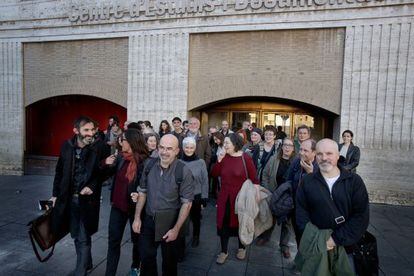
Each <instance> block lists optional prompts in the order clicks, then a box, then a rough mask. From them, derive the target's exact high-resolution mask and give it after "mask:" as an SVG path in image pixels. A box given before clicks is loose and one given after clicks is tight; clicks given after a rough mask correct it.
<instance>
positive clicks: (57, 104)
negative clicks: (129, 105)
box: [24, 95, 127, 175]
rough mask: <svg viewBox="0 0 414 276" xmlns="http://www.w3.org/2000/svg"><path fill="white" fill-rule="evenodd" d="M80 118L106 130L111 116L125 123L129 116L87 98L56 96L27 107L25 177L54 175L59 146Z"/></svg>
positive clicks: (104, 102)
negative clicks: (89, 119)
mask: <svg viewBox="0 0 414 276" xmlns="http://www.w3.org/2000/svg"><path fill="white" fill-rule="evenodd" d="M80 115H85V116H88V117H90V118H92V119H94V120H95V121H97V122H98V123H99V125H100V129H102V130H105V129H106V127H107V124H108V117H109V116H111V115H117V116H118V117H119V119H120V121H121V123H123V122H124V121H125V120H126V116H127V113H126V108H124V107H122V106H120V105H117V104H115V103H113V102H110V101H107V100H104V99H101V98H97V97H93V96H85V95H65V96H57V97H52V98H48V99H44V100H41V101H38V102H36V103H33V104H31V105H29V106H27V107H26V144H25V167H24V169H25V174H45V175H50V174H53V172H54V166H55V164H56V160H57V157H58V156H59V151H60V147H61V145H62V143H63V142H64V141H65V140H66V139H68V138H70V137H72V136H73V135H74V134H73V131H72V129H73V121H74V120H75V119H76V118H77V117H79V116H80Z"/></svg>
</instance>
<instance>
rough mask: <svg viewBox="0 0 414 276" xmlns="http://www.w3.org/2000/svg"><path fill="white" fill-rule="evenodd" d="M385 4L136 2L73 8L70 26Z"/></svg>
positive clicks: (355, 0) (340, 0) (354, 0)
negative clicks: (215, 14)
mask: <svg viewBox="0 0 414 276" xmlns="http://www.w3.org/2000/svg"><path fill="white" fill-rule="evenodd" d="M383 1H385V0H136V1H130V2H129V4H102V5H100V6H93V7H90V6H89V7H88V6H82V5H73V6H71V8H70V11H69V20H70V22H73V23H76V22H87V21H90V22H93V21H102V20H110V19H115V20H116V19H122V18H129V19H136V18H142V17H171V16H172V17H174V16H180V15H194V14H209V13H212V12H214V11H216V10H220V11H221V12H222V13H228V12H238V11H245V10H265V11H276V10H277V9H279V10H283V9H289V10H292V9H294V8H307V7H309V8H311V7H324V6H344V5H355V4H363V3H368V2H383Z"/></svg>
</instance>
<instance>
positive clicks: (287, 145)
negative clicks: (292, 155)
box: [283, 144, 293, 148]
mask: <svg viewBox="0 0 414 276" xmlns="http://www.w3.org/2000/svg"><path fill="white" fill-rule="evenodd" d="M283 146H284V147H286V148H290V147H292V148H293V145H289V144H283Z"/></svg>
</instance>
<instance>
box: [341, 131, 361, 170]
mask: <svg viewBox="0 0 414 276" xmlns="http://www.w3.org/2000/svg"><path fill="white" fill-rule="evenodd" d="M353 138H354V133H353V132H352V131H350V130H348V129H347V130H345V131H344V132H343V133H342V140H343V141H344V142H343V143H342V144H339V153H340V158H339V164H340V166H341V167H342V168H343V169H345V170H348V171H351V172H353V173H355V172H356V167H357V166H358V164H359V158H360V155H361V154H360V151H359V148H358V147H357V146H355V145H354V143H352V139H353Z"/></svg>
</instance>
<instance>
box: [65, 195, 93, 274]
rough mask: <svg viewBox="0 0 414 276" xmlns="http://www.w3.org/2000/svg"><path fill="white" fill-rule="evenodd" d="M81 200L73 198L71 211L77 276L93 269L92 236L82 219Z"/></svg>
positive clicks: (71, 229) (71, 232)
mask: <svg viewBox="0 0 414 276" xmlns="http://www.w3.org/2000/svg"><path fill="white" fill-rule="evenodd" d="M80 212H81V210H80V207H79V198H78V197H73V198H72V202H71V209H70V234H71V236H72V238H73V240H74V242H75V248H76V256H77V258H76V269H75V276H84V275H86V271H87V270H88V268H92V254H91V236H90V235H89V234H88V233H87V231H86V229H85V226H84V224H83V222H82V220H81V218H80Z"/></svg>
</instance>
